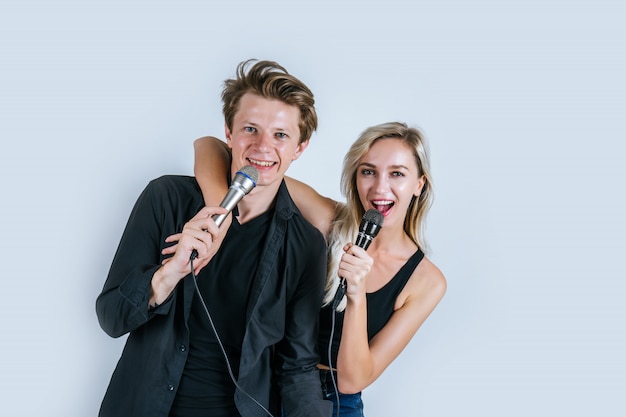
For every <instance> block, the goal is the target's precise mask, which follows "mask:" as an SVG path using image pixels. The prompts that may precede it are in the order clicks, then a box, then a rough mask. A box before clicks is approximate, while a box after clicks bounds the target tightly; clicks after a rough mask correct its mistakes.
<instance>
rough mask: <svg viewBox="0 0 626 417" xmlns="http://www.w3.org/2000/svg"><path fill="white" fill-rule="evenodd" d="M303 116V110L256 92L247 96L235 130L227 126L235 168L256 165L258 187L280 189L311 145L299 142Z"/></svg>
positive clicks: (242, 104) (237, 115)
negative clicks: (294, 165)
mask: <svg viewBox="0 0 626 417" xmlns="http://www.w3.org/2000/svg"><path fill="white" fill-rule="evenodd" d="M299 117H300V109H298V108H297V107H296V106H290V105H288V104H285V103H283V102H282V101H279V100H272V99H267V98H263V97H260V96H258V95H256V94H252V93H246V94H244V95H243V97H241V101H240V102H239V111H237V114H235V117H234V119H233V127H232V131H231V130H230V129H228V126H226V140H227V142H228V146H229V147H230V148H231V150H232V157H233V164H232V169H233V170H234V171H236V170H238V169H241V167H243V166H245V165H252V166H253V167H255V168H256V169H257V170H258V171H259V180H258V182H257V186H268V185H274V186H275V187H276V188H278V186H279V185H280V181H282V179H283V177H284V175H285V172H286V171H287V168H289V165H291V161H295V160H296V159H298V157H299V156H300V154H301V153H302V152H303V151H304V149H305V148H306V146H307V145H308V141H307V142H304V143H299V141H300V129H299V128H298V120H299ZM233 173H234V172H233Z"/></svg>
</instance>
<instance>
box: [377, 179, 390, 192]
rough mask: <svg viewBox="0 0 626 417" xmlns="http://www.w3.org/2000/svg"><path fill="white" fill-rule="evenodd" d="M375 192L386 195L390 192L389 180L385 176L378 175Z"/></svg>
mask: <svg viewBox="0 0 626 417" xmlns="http://www.w3.org/2000/svg"><path fill="white" fill-rule="evenodd" d="M374 181H375V182H374V190H376V192H377V193H386V192H387V191H389V180H388V178H387V176H385V175H377V176H376V179H375V180H374Z"/></svg>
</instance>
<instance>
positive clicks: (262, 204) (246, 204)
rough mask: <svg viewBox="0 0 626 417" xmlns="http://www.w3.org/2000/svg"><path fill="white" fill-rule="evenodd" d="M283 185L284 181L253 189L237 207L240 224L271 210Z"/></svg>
mask: <svg viewBox="0 0 626 417" xmlns="http://www.w3.org/2000/svg"><path fill="white" fill-rule="evenodd" d="M281 183H282V181H277V184H276V185H274V184H272V185H269V186H259V187H257V188H254V189H252V191H250V193H248V195H246V196H245V197H244V198H243V199H242V200H241V201H240V202H239V204H238V205H237V210H238V212H239V215H238V216H237V221H238V222H239V224H244V223H246V222H249V221H250V220H252V219H254V218H256V217H258V216H260V215H261V214H263V213H265V212H266V211H267V210H269V209H270V207H272V205H273V204H274V201H275V200H276V196H277V195H278V189H279V188H280V184H281Z"/></svg>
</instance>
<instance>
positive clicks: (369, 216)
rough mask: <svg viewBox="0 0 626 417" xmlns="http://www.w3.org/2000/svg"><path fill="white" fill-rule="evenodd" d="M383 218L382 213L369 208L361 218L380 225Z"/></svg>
mask: <svg viewBox="0 0 626 417" xmlns="http://www.w3.org/2000/svg"><path fill="white" fill-rule="evenodd" d="M383 219H384V217H383V214H382V213H381V212H380V211H378V210H376V209H369V210H367V211H366V212H365V214H364V215H363V219H362V220H363V221H366V222H369V223H374V224H375V225H378V226H379V227H381V226H382V225H383Z"/></svg>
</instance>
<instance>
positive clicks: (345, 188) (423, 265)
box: [194, 123, 446, 416]
mask: <svg viewBox="0 0 626 417" xmlns="http://www.w3.org/2000/svg"><path fill="white" fill-rule="evenodd" d="M276 140H278V139H276ZM194 147H195V150H196V160H195V174H196V177H197V179H198V182H199V184H200V186H201V188H202V190H203V194H204V196H205V199H206V200H207V201H208V202H209V203H211V204H213V205H218V204H219V201H210V200H211V198H212V199H214V198H215V197H211V196H223V195H224V194H225V192H226V189H227V188H226V179H225V177H223V178H224V181H223V183H222V184H218V182H220V181H216V178H220V174H221V175H223V173H224V172H228V170H227V168H226V167H227V166H228V150H227V148H225V145H224V143H223V142H221V141H219V140H217V139H215V138H201V139H198V140H196V142H195V143H194ZM250 162H251V164H252V165H253V166H254V164H255V163H259V162H261V161H250ZM286 182H287V187H288V189H289V192H290V194H291V196H292V198H293V200H294V201H295V203H296V204H297V205H298V208H299V209H300V211H301V212H302V214H303V215H304V217H306V218H307V219H308V220H309V221H310V222H311V223H312V224H313V225H315V226H316V227H317V228H318V229H320V231H321V232H322V233H323V234H324V235H325V236H326V237H327V239H328V243H329V267H328V279H327V285H326V297H325V300H324V306H323V307H322V309H321V313H320V336H319V348H320V353H321V362H320V364H319V368H320V369H321V375H322V384H323V386H324V387H325V394H326V396H327V398H328V399H329V400H332V401H333V402H334V403H335V412H336V411H337V405H338V404H337V403H339V406H340V407H339V411H340V414H339V415H340V416H362V415H363V404H362V401H361V391H362V390H363V389H364V388H366V387H367V386H369V385H370V384H371V383H372V382H374V381H375V380H376V379H377V378H378V377H379V376H380V375H381V374H382V373H383V371H384V370H385V369H386V368H387V366H389V364H390V363H391V362H392V361H393V360H394V359H395V358H396V357H397V356H398V355H399V354H400V352H402V350H403V349H404V348H405V347H406V346H407V344H408V343H409V341H410V340H411V338H412V337H413V335H414V334H415V333H416V332H417V330H418V329H419V327H420V326H421V325H422V323H423V322H424V321H425V320H426V318H427V317H428V316H429V315H430V313H431V312H432V311H433V310H434V309H435V307H436V306H437V304H438V303H439V301H440V300H441V298H442V297H443V295H444V293H445V291H446V280H445V278H444V276H443V274H442V273H441V271H440V270H439V269H438V268H437V267H436V266H435V265H434V264H433V263H432V262H431V261H430V260H428V258H426V257H424V252H425V251H426V242H425V240H424V234H423V230H424V220H425V216H426V214H427V212H428V209H429V208H430V205H431V203H432V198H433V193H432V181H431V177H430V167H429V161H428V150H427V146H426V143H425V140H424V137H423V135H422V134H421V133H420V132H419V131H418V130H417V129H414V128H409V127H407V125H406V124H403V123H385V124H381V125H377V126H373V127H370V128H368V129H366V130H365V131H364V132H363V133H362V134H361V136H360V137H359V138H358V139H357V141H356V142H355V143H354V144H353V145H352V147H351V148H350V150H349V151H348V153H347V154H346V156H345V158H344V164H343V172H342V177H341V190H342V193H343V194H344V195H345V197H346V203H345V204H341V203H338V202H336V201H333V200H332V199H329V198H326V197H323V196H321V195H319V194H318V193H317V192H316V191H315V190H314V189H313V188H311V187H309V186H308V185H306V184H303V183H301V182H299V181H296V180H294V179H291V178H286ZM369 209H376V210H378V211H380V212H381V213H382V215H383V216H384V225H383V227H382V228H381V229H380V232H379V233H378V235H377V236H376V238H375V239H374V240H373V241H372V243H371V245H370V246H369V248H368V249H367V252H366V251H365V250H363V249H362V248H360V247H358V246H356V245H354V244H353V243H351V242H354V239H355V237H356V235H357V233H358V228H359V224H360V221H361V218H362V216H363V214H364V213H365V212H366V211H367V210H369ZM339 277H342V278H344V279H345V280H346V282H347V290H346V295H345V297H344V300H343V301H342V302H341V303H340V305H339V307H338V308H337V310H338V311H337V312H334V311H332V302H333V298H334V296H335V293H336V291H337V287H338V283H339ZM331 336H332V337H331ZM331 338H332V344H330V345H329V343H330V340H331ZM327 352H328V354H326V353H327ZM330 369H332V370H333V371H332V372H331V371H330ZM335 372H336V373H335ZM335 384H336V386H337V388H338V391H339V393H336V392H335V389H334V386H335Z"/></svg>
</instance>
